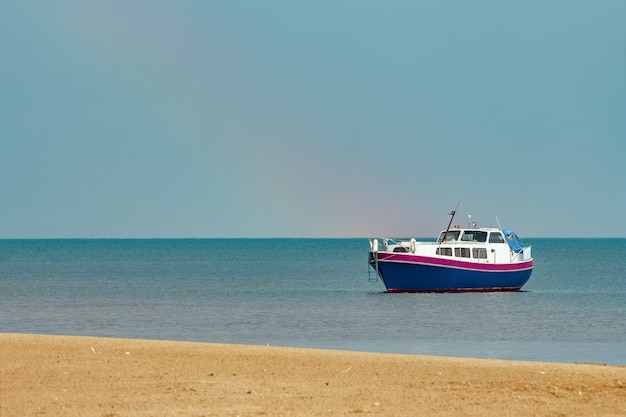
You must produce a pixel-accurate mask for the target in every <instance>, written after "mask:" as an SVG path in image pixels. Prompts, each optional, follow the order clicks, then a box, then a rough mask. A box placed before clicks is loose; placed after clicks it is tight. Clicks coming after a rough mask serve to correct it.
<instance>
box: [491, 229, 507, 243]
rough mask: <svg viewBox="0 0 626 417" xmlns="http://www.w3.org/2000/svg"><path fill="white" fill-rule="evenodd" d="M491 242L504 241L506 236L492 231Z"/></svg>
mask: <svg viewBox="0 0 626 417" xmlns="http://www.w3.org/2000/svg"><path fill="white" fill-rule="evenodd" d="M489 243H504V237H503V236H502V233H500V232H491V233H490V234H489Z"/></svg>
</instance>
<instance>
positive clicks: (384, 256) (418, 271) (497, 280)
mask: <svg viewBox="0 0 626 417" xmlns="http://www.w3.org/2000/svg"><path fill="white" fill-rule="evenodd" d="M376 255H378V262H376V261H375V258H374V256H376ZM370 265H371V266H372V268H374V269H375V270H376V269H377V271H378V275H379V277H380V279H381V280H382V281H383V283H384V284H385V287H386V288H387V291H388V292H492V291H519V290H520V289H521V288H522V287H523V286H524V284H526V282H527V281H528V280H529V278H530V275H531V274H532V268H533V261H532V260H529V261H524V262H519V263H509V264H492V263H474V262H463V261H455V260H450V259H442V258H430V257H424V256H415V255H408V254H388V253H380V252H379V253H372V254H371V256H370Z"/></svg>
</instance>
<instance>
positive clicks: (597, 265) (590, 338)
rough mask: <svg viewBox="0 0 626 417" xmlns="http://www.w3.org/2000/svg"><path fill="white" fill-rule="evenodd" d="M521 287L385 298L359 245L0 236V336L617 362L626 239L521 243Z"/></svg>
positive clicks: (625, 303)
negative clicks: (526, 259)
mask: <svg viewBox="0 0 626 417" xmlns="http://www.w3.org/2000/svg"><path fill="white" fill-rule="evenodd" d="M522 240H523V243H528V244H531V245H532V254H533V257H534V262H535V268H534V271H533V274H532V276H531V278H530V280H529V282H528V283H527V284H526V286H524V288H523V290H522V291H520V292H512V293H463V294H389V293H386V292H385V288H384V286H383V284H382V282H380V280H377V279H376V277H375V275H374V274H373V271H371V270H370V269H369V268H368V250H369V243H368V240H367V239H361V238H358V239H282V238H277V239H41V240H39V239H33V240H21V239H6V240H0V332H3V333H38V334H54V335H84V336H102V337H121V338H135V339H154V340H177V341H194V342H211V343H228V344H253V345H270V346H289V347H305V348H315V349H332V350H350V351H364V352H386V353H401V354H419V355H437V356H455V357H471V358H497V359H513V360H524V361H547V362H565V363H574V362H576V363H601V364H610V365H621V366H623V365H626V239H551V238H534V239H522Z"/></svg>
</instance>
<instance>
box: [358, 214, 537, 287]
mask: <svg viewBox="0 0 626 417" xmlns="http://www.w3.org/2000/svg"><path fill="white" fill-rule="evenodd" d="M457 208H458V204H457ZM455 213H456V209H455V210H453V211H452V212H450V216H451V218H450V222H449V223H448V227H447V229H445V230H443V231H442V232H441V234H440V235H439V237H438V238H437V239H436V240H435V241H417V240H415V238H411V239H387V238H384V239H379V238H376V239H369V242H370V251H369V265H370V266H371V268H372V269H373V271H374V272H375V274H376V275H375V278H374V281H376V280H377V279H378V278H380V280H381V281H382V282H383V284H384V285H385V287H386V289H387V292H390V293H397V292H491V291H519V290H521V288H522V287H523V286H524V284H526V282H527V281H528V280H529V279H530V275H531V274H532V270H533V258H532V256H531V249H532V248H531V246H530V245H524V244H522V243H521V242H520V239H519V237H518V236H517V234H516V233H515V232H513V231H512V230H506V229H502V228H501V227H500V224H499V221H498V226H499V227H498V228H482V227H478V226H477V225H476V223H475V222H471V216H468V217H469V220H468V227H467V228H461V227H459V226H458V225H457V226H455V227H453V228H451V227H450V226H451V224H452V220H453V219H454V215H455ZM496 220H497V217H496Z"/></svg>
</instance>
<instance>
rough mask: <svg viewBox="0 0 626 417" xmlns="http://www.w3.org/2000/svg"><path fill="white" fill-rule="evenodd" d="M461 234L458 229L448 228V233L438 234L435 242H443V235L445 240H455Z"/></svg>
mask: <svg viewBox="0 0 626 417" xmlns="http://www.w3.org/2000/svg"><path fill="white" fill-rule="evenodd" d="M460 234H461V231H460V230H448V233H446V232H441V234H440V235H439V239H437V242H443V237H444V236H445V237H446V242H453V241H455V240H459V235H460Z"/></svg>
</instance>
